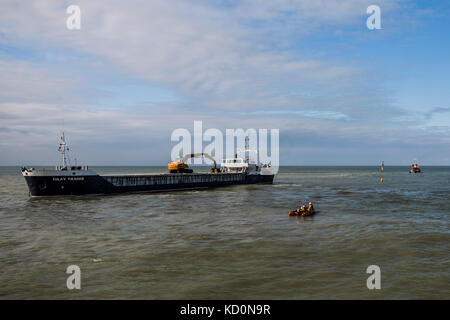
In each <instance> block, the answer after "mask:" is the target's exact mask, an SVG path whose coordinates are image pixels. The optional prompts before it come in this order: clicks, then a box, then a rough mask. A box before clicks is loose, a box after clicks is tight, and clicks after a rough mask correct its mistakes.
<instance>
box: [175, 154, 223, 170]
mask: <svg viewBox="0 0 450 320" xmlns="http://www.w3.org/2000/svg"><path fill="white" fill-rule="evenodd" d="M203 157H205V158H208V159H209V160H211V161H212V162H213V163H214V168H211V169H209V172H211V173H217V172H220V170H219V168H217V164H216V160H214V158H213V157H211V156H210V155H209V154H207V153H190V154H187V155H185V156H184V157H183V158H182V159H180V160H177V161H173V162H171V163H169V164H168V166H167V167H168V169H169V173H192V172H194V171H193V170H192V169H190V168H189V166H188V164H187V163H186V161H187V160H188V159H191V158H203Z"/></svg>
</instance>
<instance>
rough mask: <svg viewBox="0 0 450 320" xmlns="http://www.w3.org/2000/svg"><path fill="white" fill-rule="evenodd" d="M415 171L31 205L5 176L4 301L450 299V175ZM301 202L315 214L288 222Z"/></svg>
mask: <svg viewBox="0 0 450 320" xmlns="http://www.w3.org/2000/svg"><path fill="white" fill-rule="evenodd" d="M91 169H93V170H95V171H97V172H98V173H138V172H163V171H166V168H165V167H92V168H91ZM198 170H200V171H202V170H206V169H204V168H199V169H198ZM408 171H409V168H408V167H407V166H398V167H396V166H386V167H385V170H384V172H381V170H380V167H375V166H373V167H369V166H367V167H358V166H356V167H346V166H335V167H313V166H291V167H289V166H284V167H280V170H279V172H278V174H277V175H276V177H275V180H274V183H273V185H241V186H229V187H222V188H215V189H208V190H201V191H177V192H164V193H146V194H123V195H109V196H91V197H81V196H80V197H66V198H30V197H29V194H28V189H27V186H26V183H25V180H24V179H23V177H22V176H21V173H20V168H19V167H0V299H152V300H153V299H154V300H159V299H164V300H165V299H221V300H222V299H223V300H228V299H277V300H278V299H288V300H308V299H449V298H450V228H449V227H450V167H438V166H428V167H427V166H424V167H422V173H420V174H409V173H408ZM381 178H383V181H381ZM303 201H306V202H309V201H311V202H312V203H313V205H314V206H315V208H316V210H317V213H316V214H315V215H314V216H312V217H289V216H288V212H289V211H290V210H293V209H295V208H297V207H298V206H299V204H300V203H301V202H303ZM69 266H77V267H78V268H79V275H80V277H79V279H80V289H76V288H75V289H69V287H68V285H67V283H68V278H69V277H71V276H72V273H70V272H69V273H67V271H68V267H69ZM371 266H372V267H371ZM373 266H376V267H373ZM373 268H376V269H377V270H378V271H376V272H375V271H373V270H374V269H373ZM70 270H72V269H70V268H69V271H70ZM374 272H375V273H376V276H377V280H376V281H378V282H377V283H378V284H379V289H377V288H373V283H374V281H375V280H373V279H374V278H373V277H374V276H375V273H374ZM72 279H73V278H72ZM368 282H369V285H368ZM370 283H371V284H372V286H371V285H370Z"/></svg>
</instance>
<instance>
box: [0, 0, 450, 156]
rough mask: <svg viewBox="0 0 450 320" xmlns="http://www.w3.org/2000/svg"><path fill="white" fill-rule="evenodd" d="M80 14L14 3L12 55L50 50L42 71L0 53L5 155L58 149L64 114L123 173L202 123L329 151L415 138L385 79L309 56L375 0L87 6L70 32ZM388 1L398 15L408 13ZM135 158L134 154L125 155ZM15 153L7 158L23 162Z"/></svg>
mask: <svg viewBox="0 0 450 320" xmlns="http://www.w3.org/2000/svg"><path fill="white" fill-rule="evenodd" d="M70 4H72V3H71V1H45V0H42V1H30V2H19V3H18V2H17V1H9V0H5V1H2V4H1V10H0V51H1V46H2V45H3V46H6V45H8V46H12V47H20V46H26V47H31V48H33V50H35V51H36V52H44V53H43V54H42V56H43V57H40V58H39V59H34V61H22V60H20V59H19V58H18V57H13V59H11V58H10V57H7V56H8V54H7V53H3V55H2V54H0V71H1V72H0V128H1V130H0V148H1V149H0V151H2V153H4V152H7V151H8V150H11V149H12V148H13V147H14V148H16V149H17V148H18V149H20V150H22V151H23V152H25V151H26V150H27V148H29V147H33V146H39V148H44V149H45V148H46V147H45V146H46V145H48V144H49V142H48V141H51V139H53V137H57V136H58V132H59V131H60V129H61V126H62V125H61V123H62V119H63V118H64V119H65V126H66V129H67V130H69V131H71V133H72V134H71V135H70V136H71V139H74V140H73V141H74V143H76V144H78V145H79V146H81V142H83V147H84V146H86V149H87V150H89V151H92V152H90V153H86V154H85V155H86V157H91V159H93V160H95V161H98V162H101V161H102V159H103V161H113V160H112V159H114V161H117V162H118V163H120V161H122V163H130V162H133V159H134V158H136V157H140V159H145V160H140V161H147V159H148V161H151V160H152V161H153V160H154V161H165V160H163V159H165V156H164V155H162V156H157V155H155V153H154V152H151V151H149V150H158V151H161V153H162V154H166V155H167V154H169V149H170V141H169V137H170V132H171V131H172V130H173V129H175V128H180V127H184V128H190V127H191V126H192V123H193V121H194V120H203V121H204V123H205V124H206V125H208V126H209V127H217V128H221V129H224V128H229V127H230V126H232V127H243V128H250V127H254V128H271V127H272V128H273V127H275V128H277V127H278V128H282V132H281V139H285V140H284V141H286V143H291V142H294V141H299V140H301V141H303V138H300V139H299V136H300V137H302V136H303V135H304V136H307V137H308V139H309V140H308V141H311V143H313V142H316V143H317V144H319V145H326V144H327V143H326V141H327V139H328V141H334V142H336V144H337V145H344V144H345V143H347V144H350V145H363V144H364V143H365V144H367V145H371V146H373V145H376V144H377V143H379V141H380V139H383V140H384V141H386V143H388V141H389V142H392V143H400V142H402V141H403V142H404V141H407V139H412V137H413V136H414V134H415V133H414V132H415V130H414V129H413V128H409V127H408V126H409V125H411V122H408V121H405V118H404V117H405V116H406V115H407V114H408V113H407V112H406V111H405V110H402V109H400V108H396V107H394V106H393V105H392V103H391V102H392V93H391V92H390V91H389V90H388V89H387V88H386V87H385V86H384V85H383V81H382V80H383V79H382V77H380V76H379V75H378V74H375V75H374V74H373V73H370V72H368V70H367V68H365V67H364V66H363V65H362V64H360V63H355V62H354V61H348V60H347V59H340V58H336V59H323V57H321V56H315V55H311V51H308V42H307V39H308V37H311V36H314V35H315V34H316V33H320V32H324V30H326V32H327V34H330V33H333V32H335V31H336V30H340V31H341V32H342V30H344V31H345V30H350V32H359V31H355V29H356V30H362V31H361V32H364V31H365V30H364V28H365V17H366V14H365V9H366V8H367V6H368V5H369V4H372V3H371V1H358V0H348V1H337V0H336V1H300V0H299V1H289V0H274V1H259V0H243V1H226V0H224V1H214V2H213V1H206V0H192V1H185V2H181V1H174V0H153V1H132V2H123V1H108V2H99V1H78V2H77V4H78V5H79V6H80V7H81V12H82V29H81V30H78V31H70V30H67V29H66V24H65V20H66V18H67V17H68V15H67V14H66V12H65V10H66V8H67V6H68V5H70ZM379 5H380V6H381V7H382V8H383V14H386V15H387V16H389V13H390V12H398V10H400V8H401V7H402V4H399V3H397V2H394V1H388V0H386V1H381V2H379ZM355 25H357V26H359V27H355ZM298 47H300V48H304V49H299V48H298ZM13 55H14V53H13ZM25 56H26V54H25ZM124 75H125V76H124ZM373 76H378V77H380V78H381V79H380V78H379V79H377V80H378V81H376V82H374V81H373V79H372V77H373ZM112 77H117V78H120V77H128V78H129V79H133V81H138V82H140V83H145V84H146V85H149V86H151V87H161V88H164V89H166V90H168V91H169V92H173V93H174V96H176V97H177V99H174V100H176V101H156V102H155V101H147V100H145V101H141V103H138V101H134V100H133V99H131V98H130V101H131V102H130V103H128V104H126V105H120V104H122V103H123V101H124V100H126V99H125V98H128V96H129V94H128V96H127V93H126V91H127V90H128V88H127V87H126V86H121V85H122V82H120V81H119V82H118V83H119V85H118V86H116V87H115V88H114V89H111V88H112V86H108V83H107V82H108V81H110V78H112ZM105 82H106V84H105ZM141 88H145V86H141ZM111 90H114V92H111ZM141 90H145V89H141ZM118 96H119V97H125V98H119V99H116V98H115V97H118ZM105 97H106V99H105ZM105 100H108V103H104V101H105ZM114 100H116V101H115V102H114ZM111 101H112V102H111ZM435 112H439V111H435ZM402 117H403V118H402ZM395 118H396V119H397V120H399V121H397V123H393V122H392V121H391V119H395ZM429 118H431V115H430V116H429ZM405 124H406V125H405ZM440 127H441V126H440ZM444 127H445V126H444ZM405 128H406V129H405ZM441 129H442V128H441ZM441 132H442V130H441ZM296 135H297V138H295V136H296ZM430 137H431V138H430V139H434V136H433V135H431V136H430ZM442 139H444V138H442ZM130 141H132V142H130ZM421 141H429V139H427V138H426V137H424V139H423V140H421ZM439 141H440V140H439ZM301 143H303V142H301ZM420 143H422V142H420ZM143 145H145V146H148V147H146V151H145V152H144V151H140V150H142V149H140V148H142V146H143ZM18 146H20V147H18ZM121 148H124V149H125V150H127V152H124V153H122V154H114V152H117V149H121ZM361 148H362V149H363V147H361ZM45 150H50V149H45ZM114 150H116V151H114ZM147 150H148V151H147ZM94 151H95V152H94ZM97 153H98V154H103V156H96V155H95V154H97ZM4 154H5V153H4ZM8 157H9V158H8V159H6V160H5V158H3V159H0V161H2V162H3V163H6V162H8V161H9V162H12V161H14V159H16V160H17V159H18V158H19V157H20V155H19V154H16V155H14V157H13V156H8ZM50 159H52V157H50V156H48V157H42V158H41V159H39V160H40V161H50Z"/></svg>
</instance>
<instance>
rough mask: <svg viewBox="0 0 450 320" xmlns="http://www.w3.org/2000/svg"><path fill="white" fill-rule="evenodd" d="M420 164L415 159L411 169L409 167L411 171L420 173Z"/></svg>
mask: <svg viewBox="0 0 450 320" xmlns="http://www.w3.org/2000/svg"><path fill="white" fill-rule="evenodd" d="M420 172H421V171H420V168H419V164H418V163H417V161H416V160H414V162H413V164H412V165H411V169H409V173H420Z"/></svg>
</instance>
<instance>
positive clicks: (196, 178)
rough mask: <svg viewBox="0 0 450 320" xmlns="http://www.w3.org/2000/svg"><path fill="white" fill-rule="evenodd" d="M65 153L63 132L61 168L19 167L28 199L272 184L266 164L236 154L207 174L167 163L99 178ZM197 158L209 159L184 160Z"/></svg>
mask: <svg viewBox="0 0 450 320" xmlns="http://www.w3.org/2000/svg"><path fill="white" fill-rule="evenodd" d="M68 150H69V148H68V147H67V144H66V140H65V137H64V133H63V134H62V136H61V143H60V145H59V149H58V151H59V152H60V153H61V160H62V165H61V166H56V167H55V168H54V169H39V170H37V169H35V168H26V167H22V175H23V177H24V178H25V181H26V182H27V185H28V189H29V191H30V196H32V197H47V196H77V195H105V194H120V193H142V192H158V191H175V190H189V189H206V188H212V187H221V186H229V185H236V184H256V183H264V184H272V183H273V179H274V176H275V175H274V173H272V170H271V169H272V168H271V166H270V164H256V163H251V161H250V160H249V158H246V159H243V158H238V157H237V154H236V155H235V157H234V158H233V159H225V160H224V161H223V163H222V164H221V165H220V169H219V168H216V165H215V164H214V168H211V170H210V171H209V172H208V173H194V172H193V170H192V169H188V168H187V165H186V164H184V163H183V166H182V167H183V170H175V171H174V170H173V169H172V166H173V163H169V172H166V173H143V174H126V175H99V174H97V173H96V172H94V171H92V170H90V169H89V167H88V166H71V165H70V159H68V156H67V155H66V151H68ZM197 156H205V157H209V155H206V154H192V155H189V156H188V157H189V158H190V157H197ZM185 158H186V157H185ZM209 158H211V157H209ZM68 163H69V165H68ZM180 163H181V162H180ZM178 167H180V164H178ZM178 169H179V168H178Z"/></svg>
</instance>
